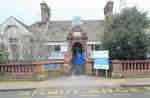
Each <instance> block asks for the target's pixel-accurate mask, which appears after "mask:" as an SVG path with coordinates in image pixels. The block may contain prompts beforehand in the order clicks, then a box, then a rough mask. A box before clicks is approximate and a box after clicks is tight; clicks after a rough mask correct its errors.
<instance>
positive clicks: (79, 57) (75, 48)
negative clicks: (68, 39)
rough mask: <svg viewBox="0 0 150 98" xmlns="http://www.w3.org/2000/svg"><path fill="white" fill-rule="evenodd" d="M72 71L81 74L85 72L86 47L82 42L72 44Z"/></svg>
mask: <svg viewBox="0 0 150 98" xmlns="http://www.w3.org/2000/svg"><path fill="white" fill-rule="evenodd" d="M71 52H72V72H73V74H76V75H79V74H83V73H84V47H83V45H82V44H81V43H80V42H76V43H74V44H73V45H72V49H71Z"/></svg>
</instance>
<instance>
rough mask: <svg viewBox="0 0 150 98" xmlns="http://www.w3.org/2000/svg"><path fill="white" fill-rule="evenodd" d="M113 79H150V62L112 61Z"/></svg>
mask: <svg viewBox="0 0 150 98" xmlns="http://www.w3.org/2000/svg"><path fill="white" fill-rule="evenodd" d="M112 66H113V72H112V77H113V78H131V77H150V61H148V60H134V61H129V60H128V61H120V60H113V61H112Z"/></svg>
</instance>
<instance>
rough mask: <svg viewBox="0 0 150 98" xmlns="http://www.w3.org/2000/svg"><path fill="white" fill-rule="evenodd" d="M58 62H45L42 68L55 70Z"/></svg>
mask: <svg viewBox="0 0 150 98" xmlns="http://www.w3.org/2000/svg"><path fill="white" fill-rule="evenodd" d="M57 66H58V64H45V65H44V70H55V69H57Z"/></svg>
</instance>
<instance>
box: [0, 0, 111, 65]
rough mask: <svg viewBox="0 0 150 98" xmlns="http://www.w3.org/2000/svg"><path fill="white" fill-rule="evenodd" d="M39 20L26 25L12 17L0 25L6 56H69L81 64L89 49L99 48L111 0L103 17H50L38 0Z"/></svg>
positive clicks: (49, 13)
mask: <svg viewBox="0 0 150 98" xmlns="http://www.w3.org/2000/svg"><path fill="white" fill-rule="evenodd" d="M40 5H41V20H40V21H37V22H35V23H33V24H32V25H30V26H29V25H26V24H24V23H22V22H21V21H19V20H18V19H16V18H15V17H12V16H11V17H10V18H8V19H7V20H6V21H5V22H3V23H2V24H1V25H0V43H1V45H2V44H3V45H4V46H5V49H6V50H7V51H8V53H9V59H10V60H23V61H28V60H47V59H64V54H67V56H68V57H69V58H70V63H72V64H74V65H76V64H77V65H78V64H79V65H80V64H81V65H83V64H84V63H85V58H86V57H88V56H89V55H90V53H91V52H92V51H93V50H100V49H101V37H102V36H103V33H104V32H103V31H104V27H105V20H109V19H111V18H112V15H113V2H112V1H108V2H107V4H106V6H105V8H104V15H105V20H81V19H80V17H74V19H73V20H71V21H64V20H62V21H53V20H50V18H51V9H50V8H49V6H48V5H47V4H46V3H45V2H42V3H41V4H40Z"/></svg>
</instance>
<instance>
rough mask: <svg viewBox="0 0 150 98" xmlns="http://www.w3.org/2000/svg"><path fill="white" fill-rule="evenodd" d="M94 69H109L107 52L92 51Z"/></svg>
mask: <svg viewBox="0 0 150 98" xmlns="http://www.w3.org/2000/svg"><path fill="white" fill-rule="evenodd" d="M92 58H93V62H94V69H109V52H108V51H107V50H106V51H94V52H93V56H92Z"/></svg>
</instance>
